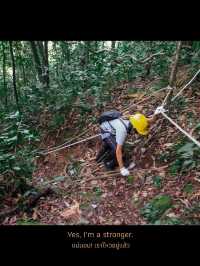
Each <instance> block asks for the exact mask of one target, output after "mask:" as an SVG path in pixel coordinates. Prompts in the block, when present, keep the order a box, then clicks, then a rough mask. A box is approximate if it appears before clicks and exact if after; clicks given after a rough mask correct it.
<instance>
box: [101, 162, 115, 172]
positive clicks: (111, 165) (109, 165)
mask: <svg viewBox="0 0 200 266" xmlns="http://www.w3.org/2000/svg"><path fill="white" fill-rule="evenodd" d="M104 165H105V167H106V170H109V171H111V170H114V169H115V166H116V165H115V164H114V163H113V161H106V162H104Z"/></svg>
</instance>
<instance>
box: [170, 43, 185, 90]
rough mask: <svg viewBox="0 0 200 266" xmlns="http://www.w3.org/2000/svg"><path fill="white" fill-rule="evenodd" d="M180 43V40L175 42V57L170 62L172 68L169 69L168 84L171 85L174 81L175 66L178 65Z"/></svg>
mask: <svg viewBox="0 0 200 266" xmlns="http://www.w3.org/2000/svg"><path fill="white" fill-rule="evenodd" d="M181 45H182V42H181V41H179V42H177V46H176V54H175V59H174V61H173V63H172V70H171V73H170V78H169V85H170V86H171V87H173V85H174V83H175V81H176V74H177V66H178V60H179V56H180V50H181Z"/></svg>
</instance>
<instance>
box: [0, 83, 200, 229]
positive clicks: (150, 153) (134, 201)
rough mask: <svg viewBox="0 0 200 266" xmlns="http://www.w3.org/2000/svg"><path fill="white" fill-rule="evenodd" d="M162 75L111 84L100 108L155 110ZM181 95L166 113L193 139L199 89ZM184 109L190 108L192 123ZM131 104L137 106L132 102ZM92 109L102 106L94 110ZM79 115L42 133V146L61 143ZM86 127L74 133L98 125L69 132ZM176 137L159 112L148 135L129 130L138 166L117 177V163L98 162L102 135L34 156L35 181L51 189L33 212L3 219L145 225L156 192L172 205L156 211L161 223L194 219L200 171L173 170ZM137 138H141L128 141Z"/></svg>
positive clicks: (162, 94)
mask: <svg viewBox="0 0 200 266" xmlns="http://www.w3.org/2000/svg"><path fill="white" fill-rule="evenodd" d="M159 82H160V81H159V80H153V81H150V80H145V81H144V80H141V79H138V80H137V79H136V80H135V81H134V82H131V83H127V82H123V83H122V84H120V85H119V86H118V87H116V88H115V90H113V91H114V93H113V95H112V99H111V101H109V102H107V104H106V105H105V108H104V110H109V109H117V110H123V109H124V108H126V107H127V106H129V105H130V104H132V103H135V104H136V105H137V102H138V101H141V100H144V101H143V102H142V103H141V104H140V105H139V106H138V109H140V110H142V112H144V113H145V114H146V115H150V114H153V112H154V110H155V108H156V107H157V106H158V105H159V104H161V102H162V100H163V99H164V97H165V95H166V93H167V91H162V92H159V93H156V94H154V95H153V96H152V97H150V98H148V93H150V92H152V91H155V90H156V86H157V85H156V84H159ZM184 97H185V98H186V99H187V104H186V105H185V106H184V104H182V107H180V105H179V107H178V109H176V112H175V113H171V117H172V118H174V119H175V120H176V122H177V123H178V124H179V125H181V126H182V127H183V128H184V129H185V130H186V131H188V132H190V133H193V135H194V136H195V137H196V138H197V139H198V138H199V136H198V134H197V133H195V130H194V128H195V125H196V124H197V123H198V121H199V118H198V114H199V112H200V105H199V102H200V94H198V90H195V91H193V90H191V88H189V89H188V90H187V91H186V92H184ZM174 108H175V107H174ZM177 110H178V111H177ZM188 110H189V111H190V113H192V114H193V120H192V122H191V120H190V123H189V122H188V121H189V120H188V115H187V114H188ZM129 111H130V112H134V108H130V110H129ZM77 115H78V114H77ZM93 115H94V116H98V115H99V113H98V112H95V110H94V111H93ZM77 118H78V117H77V116H76V114H73V116H72V117H71V121H66V126H65V127H64V126H63V128H61V129H60V131H59V132H57V134H54V133H53V134H47V135H46V137H45V138H44V139H43V142H42V143H41V147H42V148H48V147H50V146H56V145H59V144H60V143H63V142H64V141H65V139H66V132H67V130H68V129H69V130H70V126H71V128H73V121H75V120H76V119H77ZM86 124H87V123H86ZM84 130H88V131H87V133H86V134H85V135H84V136H82V137H80V138H78V139H82V138H84V137H87V136H91V135H95V134H98V133H99V131H98V125H95V124H91V123H89V124H88V125H87V126H86V127H85V128H84V129H82V130H80V129H79V132H77V130H75V131H72V134H73V135H74V136H76V135H78V134H80V133H81V132H83V131H84ZM181 138H183V135H182V134H181V133H180V132H179V131H178V130H177V129H176V128H175V127H174V126H173V125H171V124H170V123H169V122H168V121H166V120H165V119H164V118H163V117H159V118H158V120H157V121H156V123H155V125H153V127H152V130H151V133H150V135H149V136H148V137H146V138H144V137H141V136H139V135H136V134H135V135H132V136H130V137H129V138H128V143H127V144H126V150H127V152H128V153H129V154H130V155H131V157H132V160H133V161H134V162H135V163H136V167H135V168H134V169H133V170H132V171H131V174H130V176H129V177H122V176H121V175H120V174H119V169H116V171H111V172H108V171H106V170H105V169H104V166H103V165H102V164H97V163H96V162H95V156H96V154H97V152H98V150H99V147H100V139H99V138H97V139H93V140H90V141H88V142H85V143H82V144H79V145H76V146H73V147H70V148H67V149H63V150H60V151H58V152H55V153H51V154H49V155H46V156H43V157H39V158H37V162H36V164H37V169H36V171H35V172H34V175H33V180H32V184H33V185H34V186H36V187H37V186H44V187H45V186H50V187H51V188H52V189H53V190H54V191H55V194H53V195H49V196H47V197H43V198H41V199H40V200H39V201H38V202H37V205H36V207H34V208H33V212H32V213H31V215H30V214H27V213H20V214H18V215H15V216H13V217H11V218H6V219H5V221H4V222H3V224H28V222H25V221H30V224H34V223H35V224H102V225H104V224H112V225H121V224H127V225H128V224H149V222H148V220H147V219H145V218H144V216H142V214H141V209H142V208H143V207H144V206H145V205H146V204H147V203H149V202H150V201H151V200H152V199H153V198H155V196H158V195H168V196H170V198H171V201H172V204H171V206H170V208H168V209H167V210H166V211H165V212H164V213H163V214H162V217H160V218H159V220H160V221H161V222H162V219H164V220H165V219H166V218H169V219H170V218H171V219H181V221H182V223H187V221H188V219H193V218H195V219H197V220H198V219H200V214H198V213H195V214H191V213H190V214H188V209H191V208H192V207H193V206H195V204H196V203H197V202H198V200H199V197H200V172H198V170H197V169H196V168H194V169H192V170H190V171H186V173H181V174H178V173H175V174H173V172H172V171H171V170H170V169H171V168H170V167H171V164H172V163H173V161H175V159H176V158H175V157H174V153H172V150H171V149H172V147H173V146H174V145H175V144H176V143H178V141H179V140H180V139H181ZM135 141H138V143H137V144H131V143H133V142H135ZM164 154H171V157H170V160H167V159H163V160H161V158H162V156H163V155H164ZM163 158H164V157H163ZM187 188H188V189H187ZM188 215H189V216H188ZM190 216H191V217H190ZM193 216H194V217H193ZM164 220H163V223H165V222H164Z"/></svg>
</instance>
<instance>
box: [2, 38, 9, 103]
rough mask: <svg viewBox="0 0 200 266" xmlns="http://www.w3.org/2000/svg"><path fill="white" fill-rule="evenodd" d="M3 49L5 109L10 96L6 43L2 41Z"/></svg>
mask: <svg viewBox="0 0 200 266" xmlns="http://www.w3.org/2000/svg"><path fill="white" fill-rule="evenodd" d="M2 49H3V87H4V92H5V107H7V106H8V95H7V84H6V52H5V46H4V42H3V41H2Z"/></svg>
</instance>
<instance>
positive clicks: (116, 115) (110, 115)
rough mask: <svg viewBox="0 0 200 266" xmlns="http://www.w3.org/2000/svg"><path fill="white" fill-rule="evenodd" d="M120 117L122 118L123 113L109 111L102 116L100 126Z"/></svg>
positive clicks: (99, 120)
mask: <svg viewBox="0 0 200 266" xmlns="http://www.w3.org/2000/svg"><path fill="white" fill-rule="evenodd" d="M120 116H122V113H120V112H119V111H116V110H111V111H107V112H104V113H103V114H101V115H100V117H99V119H98V122H99V124H102V123H103V122H106V121H111V120H114V119H117V118H119V117H120Z"/></svg>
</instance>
